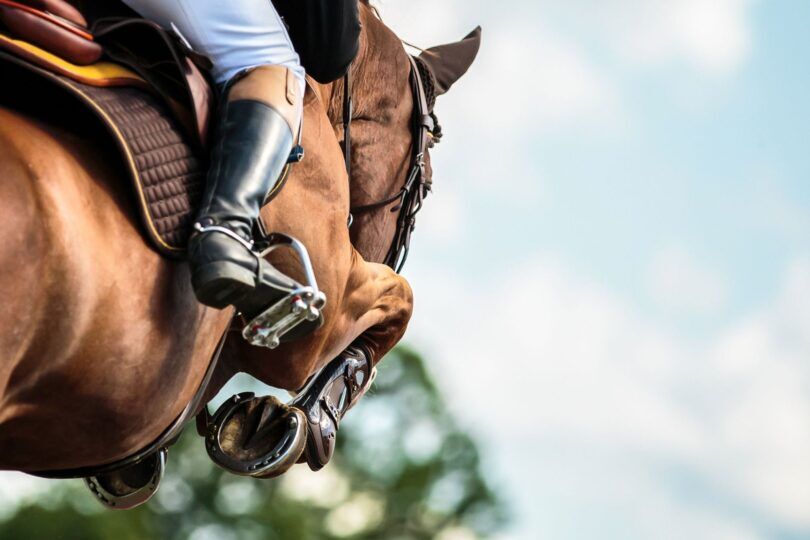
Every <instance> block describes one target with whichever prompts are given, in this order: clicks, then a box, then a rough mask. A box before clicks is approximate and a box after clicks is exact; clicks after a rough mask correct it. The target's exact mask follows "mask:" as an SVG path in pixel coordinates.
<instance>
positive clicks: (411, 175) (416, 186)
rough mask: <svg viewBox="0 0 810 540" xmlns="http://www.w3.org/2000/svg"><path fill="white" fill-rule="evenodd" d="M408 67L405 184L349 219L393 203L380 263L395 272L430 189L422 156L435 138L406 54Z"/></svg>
mask: <svg viewBox="0 0 810 540" xmlns="http://www.w3.org/2000/svg"><path fill="white" fill-rule="evenodd" d="M408 60H409V61H410V64H411V71H410V77H409V78H410V83H411V90H412V92H413V99H414V112H413V120H412V130H413V133H412V135H413V140H414V142H413V147H412V148H413V150H412V153H411V163H410V167H409V171H408V176H407V177H406V180H405V184H404V185H403V186H402V188H400V190H399V191H397V192H396V193H394V194H393V195H391V196H390V197H386V198H384V199H381V200H379V201H376V202H373V203H369V204H364V205H361V206H355V207H352V208H351V210H350V211H351V214H352V216H354V215H358V214H365V213H368V212H373V211H374V210H378V209H380V208H384V207H386V206H388V205H390V204H393V203H395V202H396V203H397V204H396V206H394V207H393V208H391V212H399V217H398V218H397V228H396V232H395V233H394V239H393V241H392V242H391V247H390V248H389V250H388V254H387V255H386V257H385V261H384V263H385V264H386V265H388V266H390V267H391V268H392V269H394V270H395V271H396V272H397V273H399V272H400V271H401V270H402V267H403V266H404V265H405V261H406V260H407V259H408V252H409V251H410V246H411V236H412V234H413V230H414V228H415V227H416V214H418V213H419V211H420V210H421V209H422V201H423V200H424V198H425V197H426V196H427V194H428V193H429V192H430V190H431V186H432V183H433V182H432V179H431V178H429V177H428V175H427V174H426V172H425V153H426V152H427V149H428V148H430V147H431V146H432V145H433V143H434V141H436V140H438V137H435V136H434V132H436V131H437V123H436V122H435V116H433V114H432V113H431V112H430V109H429V107H428V98H427V93H426V91H425V85H424V81H423V78H422V74H421V73H420V70H419V67H418V65H417V59H415V58H414V57H413V56H411V55H408ZM350 72H351V70H350V71H349V72H347V73H346V76H345V77H344V79H343V81H344V85H343V87H344V89H343V157H344V159H345V160H346V172H347V173H348V175H349V177H350V178H351V174H352V171H351V147H352V142H351V125H352V110H353V104H352V85H351V75H350ZM350 222H351V221H350Z"/></svg>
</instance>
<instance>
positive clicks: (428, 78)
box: [329, 7, 481, 262]
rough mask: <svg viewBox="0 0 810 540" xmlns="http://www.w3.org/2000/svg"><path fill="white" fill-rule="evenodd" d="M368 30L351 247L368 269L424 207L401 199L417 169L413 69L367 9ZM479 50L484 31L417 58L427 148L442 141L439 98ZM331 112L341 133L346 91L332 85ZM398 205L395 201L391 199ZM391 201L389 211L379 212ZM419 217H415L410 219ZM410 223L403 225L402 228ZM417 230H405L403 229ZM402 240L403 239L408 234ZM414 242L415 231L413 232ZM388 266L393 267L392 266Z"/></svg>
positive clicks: (358, 87)
mask: <svg viewBox="0 0 810 540" xmlns="http://www.w3.org/2000/svg"><path fill="white" fill-rule="evenodd" d="M360 13H361V17H362V23H363V32H362V34H361V42H360V51H359V53H358V57H357V59H356V60H355V62H354V64H353V66H352V71H351V76H352V80H353V81H355V82H354V87H353V90H352V94H353V115H352V119H351V120H352V131H351V141H352V142H351V150H352V151H351V161H350V163H351V176H350V178H349V182H350V192H351V208H352V209H353V212H352V218H353V223H352V226H351V239H352V244H353V245H354V247H355V248H356V249H357V251H358V252H359V253H360V254H361V255H362V256H363V258H364V259H365V260H367V261H373V262H386V259H388V258H389V255H390V254H391V251H392V243H393V242H396V241H397V238H396V237H395V234H399V233H400V231H398V230H397V229H398V223H399V222H400V221H401V220H402V218H403V217H405V218H407V217H408V216H402V214H403V212H408V211H409V210H410V211H411V212H414V213H415V212H416V211H418V210H419V206H416V207H412V208H410V209H409V208H407V206H406V205H402V204H401V203H402V202H403V201H402V198H401V197H396V196H397V194H399V193H400V192H401V191H402V188H403V186H405V185H406V184H407V181H408V176H409V174H411V172H412V170H411V169H412V167H413V166H414V165H416V163H414V159H415V157H416V156H414V153H413V150H414V146H415V145H417V144H418V137H419V132H418V131H419V130H418V128H419V126H420V122H421V121H422V119H421V118H417V117H416V116H417V115H418V111H415V108H416V107H417V105H418V100H419V96H418V95H415V93H416V91H418V88H415V87H414V86H413V85H412V84H410V83H409V80H410V78H411V76H412V75H411V71H412V63H411V61H410V60H409V58H408V52H407V51H406V50H405V48H404V47H403V45H402V41H401V40H400V38H398V37H397V36H396V35H395V34H394V32H393V31H391V29H390V28H388V27H387V26H386V25H385V24H384V23H383V22H382V20H381V19H380V18H379V17H378V16H377V14H376V12H375V11H373V10H372V9H369V8H367V7H365V8H363V9H361V11H360ZM480 44H481V28H480V27H478V28H476V29H475V30H473V31H472V32H470V33H469V34H468V35H467V36H466V37H464V38H463V39H462V40H460V41H458V42H454V43H449V44H445V45H439V46H436V47H431V48H429V49H426V50H424V51H422V53H421V54H420V55H419V56H417V57H415V60H416V61H415V63H414V64H413V65H415V66H416V68H417V69H418V71H419V79H418V80H419V83H420V84H421V85H422V90H423V91H424V95H425V98H426V108H427V110H425V111H422V114H423V115H427V116H430V117H431V119H430V122H431V123H432V126H431V129H429V133H428V135H429V138H430V140H429V142H428V144H427V148H430V147H432V146H433V145H434V144H435V143H438V142H439V140H440V139H441V136H442V133H441V127H440V126H439V124H438V121H437V119H436V115H435V113H434V106H435V104H436V98H437V97H439V96H441V95H443V94H445V93H446V92H447V91H448V90H449V89H450V87H451V86H452V85H453V84H454V83H455V82H456V81H458V80H459V79H460V78H461V77H462V76H463V75H464V74H465V73H466V72H467V70H468V69H469V68H470V66H471V65H472V63H473V61H474V60H475V57H476V55H477V53H478V50H479V47H480ZM333 90H334V91H333V92H332V96H331V105H330V108H329V116H330V118H332V119H334V120H335V125H336V129H338V132H339V136H340V137H341V141H342V142H343V133H340V124H341V122H340V120H342V109H343V106H342V104H343V99H344V94H343V92H344V85H343V84H336V85H334V88H333ZM423 160H424V177H425V178H424V180H425V186H424V187H423V188H424V189H425V192H424V193H422V194H421V195H419V196H420V198H421V196H422V195H425V194H426V191H427V190H429V189H430V186H431V183H432V173H433V171H432V167H431V163H430V153H429V151H427V150H426V151H425V155H424V156H423ZM392 198H393V199H394V200H390V199H392ZM386 201H390V204H379V203H380V202H386ZM410 217H413V216H410ZM402 221H405V220H402ZM409 225H410V226H412V222H411V223H410V224H407V223H403V224H402V225H400V227H403V226H409ZM403 232H404V231H403ZM407 234H410V231H407ZM388 262H391V260H389V261H388Z"/></svg>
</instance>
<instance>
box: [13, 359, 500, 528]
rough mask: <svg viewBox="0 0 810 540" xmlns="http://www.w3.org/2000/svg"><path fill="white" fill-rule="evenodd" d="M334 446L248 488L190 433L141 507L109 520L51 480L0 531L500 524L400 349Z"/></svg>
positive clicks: (468, 448)
mask: <svg viewBox="0 0 810 540" xmlns="http://www.w3.org/2000/svg"><path fill="white" fill-rule="evenodd" d="M338 444H339V448H338V452H337V455H336V456H335V458H334V460H333V462H332V463H331V464H330V465H329V466H327V467H326V468H325V469H324V470H322V471H320V472H318V473H312V472H311V471H309V470H308V469H307V468H306V466H305V465H298V466H296V467H294V468H293V470H291V471H290V472H288V473H287V474H286V475H285V476H284V477H282V478H280V479H276V480H256V479H252V478H241V477H237V476H233V475H230V474H227V473H225V472H224V471H221V470H220V469H218V468H216V467H215V466H213V465H212V463H211V462H210V461H209V459H208V457H207V455H206V454H205V450H204V448H203V444H202V441H201V440H200V439H199V438H198V437H196V435H194V434H192V433H191V432H187V433H186V434H185V435H184V437H183V438H182V440H181V441H180V443H179V444H178V445H176V446H175V447H174V448H172V449H171V450H170V455H169V467H168V472H167V475H166V478H165V479H164V481H163V484H162V486H161V489H160V490H159V491H158V493H157V495H156V496H155V498H154V499H153V500H152V501H151V502H150V503H149V504H147V505H145V506H142V507H140V508H138V509H135V510H131V511H128V512H113V511H108V510H105V509H103V508H102V507H101V506H100V505H99V504H98V503H97V502H96V501H94V500H93V499H92V497H91V495H90V493H89V492H88V491H86V490H85V489H84V486H83V485H82V484H81V482H79V481H66V482H58V483H54V484H51V485H53V486H54V489H52V490H51V491H50V492H48V493H44V494H42V496H39V497H37V498H36V500H35V501H32V502H31V503H30V504H26V505H23V506H22V507H20V508H19V510H18V511H17V512H16V513H14V514H13V515H12V516H10V517H9V519H7V520H5V521H0V538H2V539H39V538H43V539H45V538H47V539H49V540H50V539H64V540H73V539H76V540H79V539H81V540H108V539H111V538H115V539H116V540H130V539H132V540H142V539H153V538H157V539H186V538H191V539H192V540H208V539H210V540H231V539H234V540H237V539H239V540H242V539H245V540H251V539H256V540H265V539H268V540H269V539H296V540H301V539H310V538H312V539H315V538H318V539H320V538H323V539H336V538H349V539H379V538H385V539H391V540H395V539H396V540H399V539H401V540H406V539H409V540H410V539H413V540H421V539H433V538H441V537H442V535H443V534H445V535H446V536H445V537H446V538H451V537H452V538H478V537H486V536H489V535H490V534H492V533H493V532H495V531H496V530H498V529H499V528H500V527H501V526H502V524H503V522H504V517H503V512H502V508H501V504H500V502H499V501H498V499H497V498H496V496H495V495H494V494H493V493H492V492H491V490H490V489H489V488H488V487H487V485H486V483H485V481H484V479H483V477H482V475H481V471H480V464H479V456H478V451H477V449H476V447H475V445H474V444H473V442H472V441H471V439H470V438H469V437H468V436H467V435H465V434H464V433H463V432H461V431H460V430H459V429H458V427H457V426H456V424H455V422H454V421H453V419H452V418H451V417H450V416H449V415H448V413H447V412H446V410H445V406H444V404H443V403H442V399H441V397H440V395H439V393H438V391H437V389H436V386H435V385H434V384H433V382H432V381H431V380H430V377H429V375H428V373H427V371H426V369H425V366H424V363H423V361H422V359H421V358H420V357H419V356H418V355H417V354H415V353H414V352H413V351H411V350H409V349H407V348H402V347H401V348H399V349H397V350H396V351H394V352H393V353H391V354H390V355H389V356H388V357H387V358H386V360H385V362H383V363H382V365H381V368H380V373H379V376H378V377H377V380H376V382H375V384H374V386H373V388H372V391H371V392H370V393H369V395H367V396H366V397H365V398H364V399H363V400H362V401H361V402H360V404H359V405H358V406H357V407H356V408H355V409H353V410H352V411H351V413H350V414H349V415H348V416H347V418H346V420H345V422H344V423H343V425H342V426H341V429H340V434H339V437H338ZM450 532H452V533H453V534H452V535H451V534H450Z"/></svg>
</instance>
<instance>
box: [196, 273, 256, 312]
mask: <svg viewBox="0 0 810 540" xmlns="http://www.w3.org/2000/svg"><path fill="white" fill-rule="evenodd" d="M191 285H192V286H193V287H194V295H195V296H196V297H197V300H198V301H199V302H200V303H201V304H205V305H206V306H210V307H213V308H217V309H222V308H225V307H227V306H230V305H233V304H236V303H237V302H239V301H240V300H242V299H243V298H244V297H245V296H247V295H248V294H250V293H251V292H253V290H254V289H255V288H256V276H255V275H254V274H253V272H251V271H249V270H246V269H245V268H242V267H241V266H239V265H238V264H234V263H230V262H227V261H219V262H213V263H209V264H206V265H205V266H202V267H200V268H197V269H196V270H195V271H194V273H193V274H192V276H191Z"/></svg>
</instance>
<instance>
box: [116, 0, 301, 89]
mask: <svg viewBox="0 0 810 540" xmlns="http://www.w3.org/2000/svg"><path fill="white" fill-rule="evenodd" d="M123 1H124V3H126V4H127V5H129V7H131V8H132V9H134V10H135V11H137V12H138V13H139V14H140V15H141V16H143V17H146V18H147V19H150V20H152V21H154V22H156V23H158V24H159V25H161V26H163V27H164V28H166V29H167V30H175V32H177V33H179V34H180V35H181V37H182V38H184V39H185V40H186V41H187V42H188V43H189V45H191V47H192V48H193V49H194V50H195V51H197V52H199V53H202V54H204V55H205V56H207V57H208V58H210V59H211V61H212V62H213V64H214V68H213V70H212V75H213V77H214V79H215V80H216V82H217V84H223V83H226V82H228V81H229V80H230V79H231V78H232V77H233V76H234V75H236V74H238V73H239V72H241V71H243V70H245V69H249V68H253V67H257V66H263V65H279V66H284V67H286V68H287V69H289V70H291V71H292V72H293V73H294V74H295V76H296V78H297V79H298V80H299V82H300V84H301V94H300V95H304V88H305V81H304V75H305V73H304V68H303V67H302V66H301V62H300V59H299V57H298V53H296V52H295V49H294V48H293V45H292V42H291V41H290V36H289V35H288V34H287V28H286V27H285V26H284V23H283V22H282V20H281V17H279V15H278V13H277V12H276V8H274V7H273V4H272V3H271V2H270V0H123Z"/></svg>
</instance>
